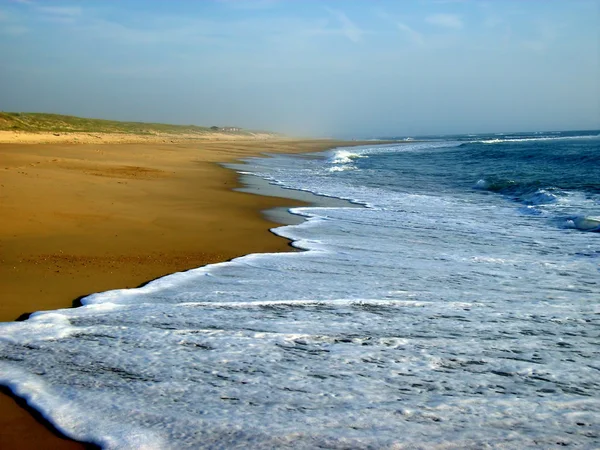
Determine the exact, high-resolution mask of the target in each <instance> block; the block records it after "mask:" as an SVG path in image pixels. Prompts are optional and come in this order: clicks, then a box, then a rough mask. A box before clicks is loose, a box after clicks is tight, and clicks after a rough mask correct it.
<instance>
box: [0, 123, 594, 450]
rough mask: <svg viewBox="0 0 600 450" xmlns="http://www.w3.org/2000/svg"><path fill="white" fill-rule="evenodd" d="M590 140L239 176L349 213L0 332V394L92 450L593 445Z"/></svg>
mask: <svg viewBox="0 0 600 450" xmlns="http://www.w3.org/2000/svg"><path fill="white" fill-rule="evenodd" d="M597 136H598V132H595V133H565V134H562V135H556V134H552V135H516V136H515V135H512V136H511V135H505V136H497V135H496V136H493V137H490V136H479V137H460V136H459V137H452V138H451V139H448V138H444V139H441V138H439V139H437V140H435V141H433V142H427V143H417V142H414V143H407V144H401V145H386V146H376V145H374V146H371V147H359V148H348V149H336V150H332V151H329V152H325V153H324V154H322V155H321V157H319V158H299V157H293V156H274V157H272V158H266V159H265V158H262V159H252V160H250V161H249V162H248V164H247V165H245V166H243V168H242V167H240V168H239V169H240V170H244V171H245V172H249V173H253V174H256V175H257V176H260V177H261V178H264V179H267V180H269V181H271V182H272V183H276V184H278V185H280V186H283V187H286V188H293V189H299V190H305V191H311V192H314V193H318V194H321V195H326V196H331V197H336V198H344V199H348V200H352V201H354V202H357V203H359V204H362V205H365V206H366V207H365V208H352V207H343V206H332V207H319V208H314V207H312V208H295V209H294V210H293V212H294V213H295V214H297V215H301V216H304V217H305V218H307V219H308V220H307V221H305V222H303V223H301V224H296V225H292V226H285V227H280V228H278V229H276V230H274V232H275V233H277V234H279V235H281V236H284V237H287V238H290V239H292V240H293V241H294V245H295V246H297V247H299V248H302V249H305V250H309V251H306V252H296V253H289V254H262V255H249V256H245V257H242V258H238V259H236V260H234V261H231V262H227V263H222V264H216V265H212V266H207V267H204V268H200V269H196V270H192V271H189V272H186V273H181V274H174V275H171V276H168V277H164V278H162V279H159V280H156V281H154V282H152V283H150V284H148V285H147V286H145V287H143V288H139V289H131V290H120V291H111V292H106V293H101V294H96V295H93V296H90V297H87V298H86V299H84V300H83V303H84V304H85V305H86V306H84V307H82V308H78V309H71V310H60V311H56V312H46V313H37V314H35V315H33V316H32V318H31V319H29V320H28V321H25V322H20V323H12V324H2V325H0V327H1V328H0V339H1V340H0V358H1V360H0V369H1V375H0V377H1V381H2V383H4V384H6V385H9V386H11V387H12V388H13V389H14V390H15V391H16V392H17V393H19V395H22V396H24V397H27V398H28V400H29V401H30V403H32V404H34V405H35V406H36V408H38V409H39V410H40V411H42V412H43V413H44V414H45V415H46V416H47V417H48V418H49V419H50V420H51V421H52V422H53V423H55V424H56V425H57V426H58V427H59V428H60V429H61V430H63V431H64V432H65V433H66V434H68V435H70V436H73V437H74V438H77V439H80V440H86V441H93V442H97V443H100V444H101V445H103V446H105V447H108V448H131V447H149V448H184V447H187V448H286V447H291V448H311V449H312V448H321V447H323V448H365V449H366V448H485V447H493V448H554V447H562V446H565V445H569V446H572V447H577V448H596V447H598V446H600V399H599V395H598V392H600V391H599V388H600V381H599V380H600V376H599V371H600V364H599V361H600V358H599V356H600V355H599V346H598V343H599V342H600V340H599V331H600V327H599V325H600V320H599V317H600V316H599V312H600V310H599V308H598V299H599V298H600V276H599V275H600V273H599V269H600V246H599V245H598V244H599V241H598V239H599V238H600V234H598V233H596V232H594V231H597V229H596V227H595V223H596V222H595V221H596V220H597V218H598V217H600V175H599V170H600V169H599V164H598V159H597V158H598V155H599V154H600V150H599V146H598V144H599V142H600V140H599V139H598V137H597Z"/></svg>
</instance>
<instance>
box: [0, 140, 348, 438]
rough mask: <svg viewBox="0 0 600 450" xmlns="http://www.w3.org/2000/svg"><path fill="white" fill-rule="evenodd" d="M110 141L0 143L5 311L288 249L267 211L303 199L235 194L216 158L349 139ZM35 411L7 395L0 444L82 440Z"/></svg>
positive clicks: (0, 282) (231, 176)
mask: <svg viewBox="0 0 600 450" xmlns="http://www.w3.org/2000/svg"><path fill="white" fill-rule="evenodd" d="M7 133H11V132H7ZM35 136H37V140H36V139H34V138H31V139H32V142H40V141H41V142H46V141H45V140H44V139H45V138H42V139H40V136H39V135H35ZM9 137H10V136H8V137H7V136H0V140H2V139H4V140H5V141H8V142H10V139H9ZM55 137H57V138H58V137H59V136H55ZM27 139H29V138H27ZM19 140H20V142H23V141H24V138H23V134H20V135H19ZM109 141H110V139H106V138H104V139H102V142H103V145H99V144H81V145H72V144H65V143H54V144H0V217H1V218H2V220H0V289H1V290H0V292H1V295H0V298H1V300H0V320H3V321H10V320H15V319H17V318H18V317H19V316H21V315H22V314H24V313H29V312H33V311H38V310H44V309H57V308H65V307H69V306H71V305H72V304H73V302H74V301H75V300H76V299H77V298H78V297H80V296H83V295H87V294H90V293H93V292H99V291H105V290H109V289H116V288H124V287H134V286H138V285H140V284H142V283H144V282H146V281H148V280H151V279H154V278H156V277H159V276H162V275H165V274H168V273H172V272H176V271H181V270H186V269H190V268H194V267H199V266H202V265H204V264H208V263H213V262H218V261H223V260H227V259H230V258H233V257H236V256H240V255H243V254H247V253H253V252H267V251H268V252H272V251H285V250H290V247H289V246H288V243H287V242H286V241H285V240H284V239H282V238H278V237H276V236H275V235H273V234H271V233H270V232H268V229H269V228H271V227H273V226H274V225H275V224H273V223H270V222H268V221H266V220H265V219H264V218H263V216H262V215H261V213H260V211H261V210H264V209H267V208H271V207H274V206H283V205H290V206H291V205H294V204H297V203H295V201H293V200H289V199H278V198H272V197H262V196H258V195H253V194H245V193H239V192H234V191H232V190H231V189H232V188H233V187H235V186H236V184H237V181H236V174H235V173H234V172H232V171H229V170H226V169H223V168H221V167H219V166H218V165H217V164H215V163H217V162H227V161H232V160H235V159H238V158H243V157H246V156H251V155H258V154H260V153H262V152H272V153H275V152H287V153H293V152H309V151H319V150H324V149H326V148H331V147H335V146H337V145H348V144H349V143H347V142H346V143H343V142H335V141H330V140H324V141H314V140H313V141H291V140H273V139H270V140H262V138H260V139H258V138H257V139H254V140H239V139H238V140H227V141H224V140H221V141H216V140H212V141H198V140H188V141H185V140H182V141H181V142H180V143H175V144H172V143H169V144H163V143H161V141H160V140H158V138H155V139H154V140H150V141H144V142H145V143H137V144H110V143H107V142H109ZM117 142H121V141H118V140H117ZM353 144H358V143H353ZM38 419H39V417H38V418H37V419H36V418H34V417H33V416H32V415H31V414H30V412H27V411H26V410H25V409H23V408H21V407H19V406H17V402H16V400H15V399H13V398H11V397H9V396H8V395H1V394H0V448H2V449H7V450H8V449H17V448H19V449H23V448H37V449H39V448H53V449H59V448H83V445H82V444H79V443H76V442H73V441H69V440H66V439H64V438H61V437H60V436H58V435H57V434H56V433H53V432H52V431H51V430H49V429H48V428H47V427H46V426H44V425H43V424H42V422H43V421H40V420H38Z"/></svg>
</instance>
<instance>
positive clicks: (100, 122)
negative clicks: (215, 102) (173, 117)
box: [0, 112, 275, 136]
mask: <svg viewBox="0 0 600 450" xmlns="http://www.w3.org/2000/svg"><path fill="white" fill-rule="evenodd" d="M0 130H3V131H24V132H33V133H37V132H53V133H58V132H60V133H119V134H129V135H150V136H151V135H159V134H168V135H202V134H209V133H220V134H221V133H226V134H232V135H240V136H244V135H253V134H254V133H257V132H253V131H249V130H244V129H241V128H237V127H229V126H227V127H217V126H212V127H200V126H197V125H169V124H164V123H145V122H118V121H116V120H104V119H87V118H83V117H75V116H63V115H60V114H46V113H17V112H0ZM260 133H264V132H260ZM268 134H272V135H274V134H275V133H268Z"/></svg>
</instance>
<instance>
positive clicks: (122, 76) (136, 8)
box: [0, 0, 600, 137]
mask: <svg viewBox="0 0 600 450" xmlns="http://www.w3.org/2000/svg"><path fill="white" fill-rule="evenodd" d="M599 30H600V0H521V1H516V0H487V1H480V0H395V1H392V0H387V1H386V0H379V1H378V0H321V1H317V0H196V1H194V0H171V1H166V0H163V1H159V0H102V1H100V0H57V1H54V0H0V86H1V87H0V110H3V111H30V112H31V111H36V112H54V113H61V114H70V115H78V116H85V117H95V118H106V119H114V120H132V121H147V122H165V123H177V124H196V125H204V126H212V125H217V126H240V127H244V128H249V129H260V130H272V131H278V132H282V133H288V134H292V135H296V136H300V135H301V136H332V137H375V136H410V135H423V134H441V133H445V134H452V133H482V132H508V131H549V130H578V129H598V128H600V31H599Z"/></svg>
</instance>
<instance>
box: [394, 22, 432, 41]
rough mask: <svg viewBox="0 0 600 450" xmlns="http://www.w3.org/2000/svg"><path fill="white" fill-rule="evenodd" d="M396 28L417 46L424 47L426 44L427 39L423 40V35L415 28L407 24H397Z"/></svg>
mask: <svg viewBox="0 0 600 450" xmlns="http://www.w3.org/2000/svg"><path fill="white" fill-rule="evenodd" d="M396 27H397V28H398V29H399V30H400V31H401V32H403V33H404V34H405V35H406V36H408V38H409V39H410V40H411V41H413V42H414V43H416V44H419V45H423V44H424V43H425V39H423V35H422V34H421V33H419V32H418V31H416V30H414V29H413V28H411V27H409V26H408V25H406V24H405V23H402V22H396Z"/></svg>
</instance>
